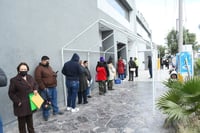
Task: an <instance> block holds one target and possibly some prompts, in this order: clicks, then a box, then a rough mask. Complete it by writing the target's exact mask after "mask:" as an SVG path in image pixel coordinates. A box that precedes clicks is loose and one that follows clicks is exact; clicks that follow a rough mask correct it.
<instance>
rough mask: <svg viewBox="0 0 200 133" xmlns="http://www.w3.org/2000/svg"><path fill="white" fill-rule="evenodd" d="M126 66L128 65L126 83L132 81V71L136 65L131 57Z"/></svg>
mask: <svg viewBox="0 0 200 133" xmlns="http://www.w3.org/2000/svg"><path fill="white" fill-rule="evenodd" d="M128 65H129V80H128V81H133V76H134V71H135V70H134V69H135V68H136V65H135V62H134V61H133V58H132V57H130V60H129V62H128Z"/></svg>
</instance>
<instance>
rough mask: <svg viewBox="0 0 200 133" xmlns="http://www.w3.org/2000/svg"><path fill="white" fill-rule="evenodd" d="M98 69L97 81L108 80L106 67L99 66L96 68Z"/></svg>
mask: <svg viewBox="0 0 200 133" xmlns="http://www.w3.org/2000/svg"><path fill="white" fill-rule="evenodd" d="M96 71H97V74H96V81H105V80H107V78H106V70H105V67H103V66H102V67H100V66H98V67H97V68H96Z"/></svg>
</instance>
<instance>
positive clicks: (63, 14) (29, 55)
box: [0, 0, 151, 127]
mask: <svg viewBox="0 0 200 133" xmlns="http://www.w3.org/2000/svg"><path fill="white" fill-rule="evenodd" d="M135 4H136V3H135V1H134V0H84V1H83V0H73V1H71V0H65V1H64V0H59V1H58V0H57V1H55V0H42V1H41V0H28V1H27V0H20V1H13V0H0V29H1V30H0V46H1V52H0V59H1V66H0V67H1V68H3V69H4V71H5V72H6V74H7V77H8V79H10V78H11V77H13V76H15V75H16V74H17V70H16V67H17V65H18V64H19V63H20V62H27V63H28V65H29V67H30V71H29V73H30V74H31V75H33V73H34V70H35V67H36V66H37V65H38V63H39V62H40V59H41V56H43V55H48V56H49V57H50V65H51V66H52V67H53V69H54V70H55V71H59V72H58V86H57V89H58V95H59V96H58V102H59V105H60V106H65V99H66V91H65V84H64V78H63V76H62V74H61V69H62V66H63V64H64V62H66V61H68V60H69V59H71V56H72V54H73V53H75V52H76V53H78V54H79V55H80V58H81V60H88V61H89V66H90V70H91V73H92V75H93V78H94V77H95V76H94V75H95V67H96V63H97V61H99V57H100V56H103V57H105V59H106V60H107V59H108V58H109V57H110V56H112V57H113V59H114V63H115V65H116V62H117V60H118V58H119V57H120V56H121V57H122V58H124V59H125V60H127V61H128V60H129V57H138V58H139V60H140V61H141V63H140V64H141V67H140V68H143V64H142V62H143V61H144V60H145V56H146V55H147V53H145V51H148V50H147V49H149V47H150V41H151V40H150V37H151V32H150V31H149V29H147V28H145V24H144V21H141V20H142V19H141V18H140V17H139V15H138V13H137V9H136V6H135ZM139 25H140V26H139ZM142 29H145V30H144V31H143V30H142ZM145 32H146V33H145ZM145 37H147V38H145ZM8 87H9V86H7V87H4V88H1V93H0V95H1V96H0V99H1V102H2V103H4V104H0V113H1V116H2V118H3V123H4V126H5V127H9V125H10V124H11V123H13V122H15V121H16V118H15V117H14V116H13V110H12V103H11V101H10V100H9V98H8V95H7V93H8ZM63 92H64V93H63Z"/></svg>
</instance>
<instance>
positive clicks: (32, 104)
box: [28, 93, 38, 111]
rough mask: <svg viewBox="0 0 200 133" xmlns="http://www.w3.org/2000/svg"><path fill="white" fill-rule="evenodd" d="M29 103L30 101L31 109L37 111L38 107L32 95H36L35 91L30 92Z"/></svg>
mask: <svg viewBox="0 0 200 133" xmlns="http://www.w3.org/2000/svg"><path fill="white" fill-rule="evenodd" d="M28 96H29V103H30V107H31V111H36V110H37V109H38V108H37V106H36V105H35V103H34V102H33V101H32V97H33V96H34V94H33V93H29V95H28Z"/></svg>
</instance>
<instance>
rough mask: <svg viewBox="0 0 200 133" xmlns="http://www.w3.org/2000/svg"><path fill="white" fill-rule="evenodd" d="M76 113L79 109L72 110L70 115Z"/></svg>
mask: <svg viewBox="0 0 200 133" xmlns="http://www.w3.org/2000/svg"><path fill="white" fill-rule="evenodd" d="M78 111H79V108H74V109H72V110H71V112H72V113H76V112H78Z"/></svg>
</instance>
